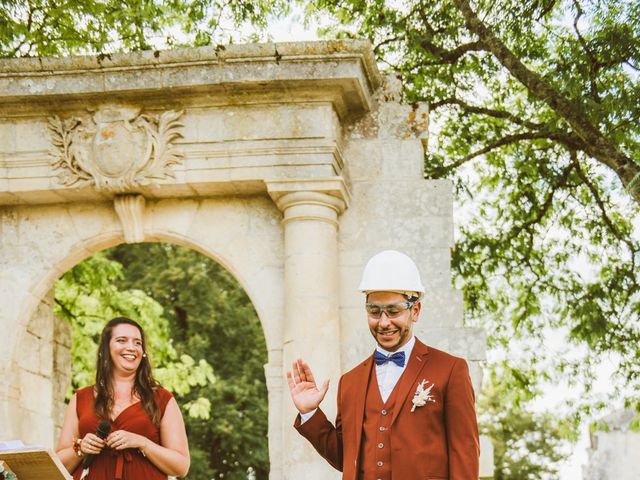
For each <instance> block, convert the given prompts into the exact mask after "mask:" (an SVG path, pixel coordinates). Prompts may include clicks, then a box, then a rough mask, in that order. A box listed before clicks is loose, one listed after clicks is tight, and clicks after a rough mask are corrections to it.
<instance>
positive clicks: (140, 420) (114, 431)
mask: <svg viewBox="0 0 640 480" xmlns="http://www.w3.org/2000/svg"><path fill="white" fill-rule="evenodd" d="M145 351H146V345H145V338H144V332H143V331H142V327H140V325H138V324H137V323H136V322H135V321H133V320H131V319H129V318H125V317H117V318H114V319H113V320H111V321H110V322H109V323H107V325H106V326H105V327H104V329H103V330H102V335H101V336H100V345H99V347H98V360H97V369H96V384H95V385H93V386H90V387H85V388H81V389H79V390H78V391H77V392H76V393H75V394H74V395H73V397H72V398H71V401H70V402H69V406H68V407H67V412H66V414H65V417H64V423H63V424H62V431H61V432H60V441H59V442H58V449H57V452H56V453H57V454H58V456H59V457H60V459H61V461H62V463H63V464H64V466H65V467H66V468H67V470H69V472H71V473H72V474H73V478H74V480H79V479H80V478H81V476H82V472H83V465H82V462H83V459H84V457H86V456H87V455H93V456H94V457H93V460H92V462H91V465H90V469H89V475H88V477H86V478H87V479H89V480H112V479H122V480H143V479H144V480H155V479H158V480H159V479H163V480H166V479H167V476H169V475H171V476H178V477H184V476H185V475H186V474H187V471H188V470H189V463H190V458H189V446H188V443H187V434H186V431H185V427H184V421H183V419H182V415H181V413H180V409H179V408H178V404H177V403H176V401H175V399H174V398H173V396H172V395H171V393H170V392H169V391H167V390H165V389H164V388H162V387H161V386H160V385H159V384H158V383H157V382H156V381H155V380H154V379H153V375H152V372H151V364H150V362H149V359H148V358H147V354H146V353H145ZM105 421H107V422H109V424H110V429H109V434H108V436H106V438H105V439H102V438H100V437H99V436H98V435H96V432H97V429H98V425H100V424H101V422H105ZM101 430H105V428H104V427H103V426H101Z"/></svg>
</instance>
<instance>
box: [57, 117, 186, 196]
mask: <svg viewBox="0 0 640 480" xmlns="http://www.w3.org/2000/svg"><path fill="white" fill-rule="evenodd" d="M183 113H184V111H173V110H169V111H166V112H163V113H161V114H159V115H152V114H141V113H140V109H139V108H136V107H130V106H122V105H104V106H102V107H100V109H99V110H98V111H97V112H95V113H94V114H93V115H92V116H87V117H86V118H78V117H71V118H69V119H66V120H62V119H60V117H58V116H53V117H50V118H49V125H48V127H49V131H50V132H51V142H52V144H53V148H52V150H51V156H52V163H51V164H52V166H53V167H54V168H55V169H59V170H61V172H60V174H59V175H58V178H59V179H60V181H61V182H62V183H63V184H64V185H67V186H71V185H75V186H82V185H86V184H94V185H95V186H96V188H97V189H99V190H109V191H114V192H126V191H131V190H134V189H135V188H136V187H138V186H140V185H147V184H149V183H150V182H152V181H154V180H162V179H166V178H173V177H174V174H173V171H172V169H171V167H172V166H174V165H177V164H179V163H180V162H181V161H182V156H183V155H182V153H180V152H179V151H178V149H177V148H176V146H175V144H174V142H175V141H176V140H177V139H179V138H182V133H180V129H181V127H182V126H183V124H182V123H180V121H179V119H180V117H181V116H182V114H183Z"/></svg>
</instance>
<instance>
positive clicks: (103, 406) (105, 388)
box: [93, 317, 161, 426]
mask: <svg viewBox="0 0 640 480" xmlns="http://www.w3.org/2000/svg"><path fill="white" fill-rule="evenodd" d="M121 324H127V325H133V326H134V327H136V328H137V329H138V330H139V331H140V337H141V339H142V351H143V352H144V353H145V355H143V356H142V358H141V360H140V365H139V366H138V370H137V371H136V378H135V380H134V384H133V392H132V394H133V395H137V396H138V397H140V402H141V404H142V408H143V409H144V411H145V412H146V413H147V415H149V418H150V419H151V421H152V422H153V424H154V425H156V426H159V425H160V420H161V418H160V415H161V414H160V409H159V408H158V404H157V403H156V401H155V398H154V396H153V391H154V389H155V388H157V387H158V386H160V384H159V383H158V382H156V380H155V379H154V378H153V372H152V369H151V363H150V362H149V358H148V357H147V356H146V351H147V344H146V341H145V338H144V330H142V327H141V326H140V325H139V324H138V322H136V321H134V320H131V319H130V318H127V317H116V318H114V319H112V320H110V321H109V322H108V323H107V324H106V325H105V327H104V329H103V330H102V334H101V335H100V343H99V345H98V358H97V362H96V385H95V389H96V399H95V402H94V407H93V408H94V410H95V412H96V415H98V417H100V418H102V419H105V420H111V412H112V411H113V406H114V399H113V398H114V393H113V384H112V382H111V379H112V375H113V362H112V361H111V351H110V349H109V342H110V341H111V335H112V332H113V329H114V328H115V327H116V326H117V325H121Z"/></svg>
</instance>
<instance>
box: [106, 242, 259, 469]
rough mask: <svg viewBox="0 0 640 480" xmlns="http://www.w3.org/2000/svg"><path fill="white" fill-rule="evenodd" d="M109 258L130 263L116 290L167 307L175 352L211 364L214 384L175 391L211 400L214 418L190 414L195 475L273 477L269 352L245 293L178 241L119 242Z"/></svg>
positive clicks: (182, 398)
mask: <svg viewBox="0 0 640 480" xmlns="http://www.w3.org/2000/svg"><path fill="white" fill-rule="evenodd" d="M107 255H108V256H109V257H110V258H111V259H113V260H116V261H117V262H118V263H119V264H121V265H123V266H124V270H123V275H122V277H121V278H120V279H119V280H118V282H117V285H118V288H120V289H141V290H143V291H144V292H145V294H146V295H148V296H149V297H153V298H154V299H155V300H157V301H158V302H159V303H160V304H161V305H162V306H163V307H164V311H165V316H166V318H167V319H168V321H169V324H170V331H171V336H172V339H173V345H174V347H175V349H176V350H177V351H178V352H180V353H183V354H185V353H187V354H189V355H192V356H194V357H195V358H204V359H206V361H207V362H208V363H209V364H211V365H212V366H213V369H214V372H215V376H216V382H214V383H211V384H209V385H207V386H205V387H204V388H200V389H197V390H196V389H194V390H192V391H191V392H188V393H186V394H184V395H178V396H177V397H178V400H179V403H180V404H183V403H187V404H190V403H193V402H194V401H196V399H197V397H199V396H201V397H204V398H206V399H208V400H209V401H210V402H211V417H210V418H209V419H207V420H203V419H198V418H187V419H186V424H187V430H188V434H189V446H190V450H191V455H192V463H191V465H192V466H191V469H190V474H189V478H194V479H204V478H227V479H232V480H245V479H246V478H247V475H248V473H251V475H254V477H253V478H256V479H266V478H268V474H269V452H268V442H267V427H268V425H267V422H268V414H267V408H268V406H267V388H266V381H265V375H264V365H265V364H266V363H267V349H266V344H265V340H264V334H263V331H262V326H261V324H260V321H259V320H258V317H257V315H256V312H255V310H254V308H253V305H252V304H251V301H250V300H249V298H248V297H247V295H246V293H245V292H244V290H243V289H242V288H241V287H240V285H239V284H238V283H237V281H236V280H235V279H234V278H233V277H232V276H231V275H230V274H229V272H227V271H226V270H225V269H224V268H222V267H221V266H220V265H219V264H218V263H216V262H214V261H213V260H211V259H209V258H207V257H205V256H204V255H201V254H199V253H198V252H195V251H192V250H189V249H186V248H182V247H178V246H175V245H170V244H149V243H144V244H137V245H121V246H118V247H116V248H114V249H112V250H109V251H107Z"/></svg>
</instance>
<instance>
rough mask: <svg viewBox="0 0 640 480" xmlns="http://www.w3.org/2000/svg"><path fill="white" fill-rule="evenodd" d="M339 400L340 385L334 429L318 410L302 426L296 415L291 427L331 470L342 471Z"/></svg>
mask: <svg viewBox="0 0 640 480" xmlns="http://www.w3.org/2000/svg"><path fill="white" fill-rule="evenodd" d="M340 383H342V381H341V382H340ZM339 399H340V384H339V385H338V414H337V416H336V424H335V427H334V426H333V424H332V423H331V422H330V421H329V420H328V419H327V417H326V415H325V414H324V412H323V411H322V410H321V409H320V408H318V410H317V411H316V413H315V414H314V415H313V416H312V417H311V418H310V419H309V420H307V421H306V422H304V423H303V424H301V423H300V415H299V414H298V416H297V417H296V420H295V423H294V424H293V426H294V427H295V429H296V430H298V433H300V435H302V436H303V437H304V438H306V439H307V440H308V441H309V442H310V443H311V445H313V448H315V449H316V450H317V451H318V453H319V454H320V455H321V456H322V457H323V458H324V459H325V460H326V461H327V462H329V463H330V464H331V466H332V467H333V468H335V469H336V470H339V471H342V421H341V419H340V401H339Z"/></svg>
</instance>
